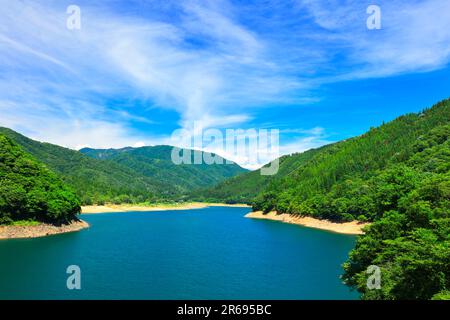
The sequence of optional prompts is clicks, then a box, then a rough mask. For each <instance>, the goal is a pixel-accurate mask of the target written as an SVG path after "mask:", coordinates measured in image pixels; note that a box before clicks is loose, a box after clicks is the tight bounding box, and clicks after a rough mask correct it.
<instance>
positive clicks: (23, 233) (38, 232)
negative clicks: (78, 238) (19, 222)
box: [0, 220, 89, 239]
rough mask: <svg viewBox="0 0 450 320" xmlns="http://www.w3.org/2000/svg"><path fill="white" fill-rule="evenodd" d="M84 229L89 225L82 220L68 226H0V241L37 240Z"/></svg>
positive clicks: (43, 224) (42, 224)
mask: <svg viewBox="0 0 450 320" xmlns="http://www.w3.org/2000/svg"><path fill="white" fill-rule="evenodd" d="M85 228H89V224H88V223H87V222H85V221H83V220H78V221H72V222H71V223H70V224H65V225H61V226H55V225H52V224H45V223H41V224H39V225H36V226H0V239H16V238H38V237H45V236H49V235H53V234H60V233H67V232H74V231H79V230H81V229H85Z"/></svg>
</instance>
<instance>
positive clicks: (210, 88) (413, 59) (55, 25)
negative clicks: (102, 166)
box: [0, 0, 450, 153]
mask: <svg viewBox="0 0 450 320" xmlns="http://www.w3.org/2000/svg"><path fill="white" fill-rule="evenodd" d="M112 4H114V5H115V7H111V5H112ZM131 4H132V5H134V6H135V10H134V11H126V10H125V8H126V7H125V6H124V3H122V2H121V1H114V2H108V1H105V2H103V3H102V2H100V3H98V4H96V5H94V4H92V3H88V2H85V1H82V0H80V4H79V5H80V7H81V13H82V16H81V17H82V29H81V30H68V29H67V28H66V18H67V13H66V7H64V6H62V5H61V3H60V2H58V1H46V2H44V1H32V0H24V1H8V0H0V5H1V7H2V10H1V11H0V20H1V21H2V23H1V24H0V71H1V72H0V111H1V115H0V125H4V126H9V127H12V128H14V129H17V130H20V131H21V132H24V133H27V134H30V135H32V136H33V137H36V138H39V139H41V140H46V141H50V142H53V143H58V144H62V145H65V146H68V147H73V148H75V147H79V146H82V145H90V146H92V147H107V146H111V147H118V146H125V145H141V144H142V143H145V144H156V143H167V142H169V136H170V131H171V130H173V129H174V127H177V126H178V127H182V128H187V129H189V128H191V127H192V125H193V123H194V122H197V123H200V124H202V126H203V127H205V128H208V127H217V128H225V127H237V126H243V127H246V126H248V124H249V122H251V123H257V122H258V117H259V116H260V115H261V113H265V112H268V109H273V108H283V106H284V105H295V104H309V103H314V102H315V101H317V100H320V93H319V94H317V92H318V91H317V90H318V88H320V86H322V85H324V84H326V83H330V82H338V81H344V80H352V79H364V78H374V77H387V76H393V75H397V74H403V73H409V72H423V71H430V70H436V69H439V68H443V67H445V66H446V65H447V64H448V62H449V60H450V28H448V21H449V12H450V3H449V2H448V1H445V0H430V1H404V0H395V1H380V3H379V5H380V7H381V9H382V27H383V28H382V30H376V31H369V30H367V29H366V28H365V22H366V18H367V14H366V6H367V4H366V3H361V2H360V1H344V0H343V1H311V0H298V1H281V0H280V1H276V0H273V1H268V2H265V3H264V5H262V4H261V3H259V2H258V1H256V2H252V1H249V2H245V3H244V2H242V3H239V4H238V3H234V2H228V1H222V0H221V1H183V2H175V1H174V2H171V1H161V2H159V1H156V2H151V3H143V2H140V1H134V2H132V3H131ZM108 5H109V6H108ZM142 6H145V8H146V9H147V11H145V13H144V12H143V11H144V10H142V12H140V10H139V9H140V8H141V7H142ZM148 6H151V10H149V7H148ZM122 9H124V10H122ZM123 99H127V100H128V101H129V102H128V103H126V104H119V106H118V105H117V104H116V105H115V104H114V103H115V101H121V100H123ZM134 101H136V102H139V103H133V102H134ZM156 109H157V110H159V112H167V117H166V118H164V120H163V121H161V119H160V118H158V119H157V117H156V112H154V110H156ZM164 122H166V124H169V123H170V124H172V125H170V126H169V125H166V126H164V125H165V123H164ZM175 123H176V126H174V125H173V124H175ZM155 127H157V129H155ZM289 130H290V131H289ZM306 130H310V131H305V130H302V129H298V128H291V129H287V130H286V132H285V135H284V140H283V139H282V141H281V143H282V148H281V149H282V152H283V153H292V152H295V151H301V150H304V149H305V148H309V147H315V146H318V145H320V144H323V143H326V142H328V140H327V139H326V138H324V137H323V132H324V131H323V130H324V129H318V128H312V129H311V128H310V129H306ZM300 131H302V132H300ZM299 134H303V136H302V137H299V136H298V135H299ZM282 138H283V137H282Z"/></svg>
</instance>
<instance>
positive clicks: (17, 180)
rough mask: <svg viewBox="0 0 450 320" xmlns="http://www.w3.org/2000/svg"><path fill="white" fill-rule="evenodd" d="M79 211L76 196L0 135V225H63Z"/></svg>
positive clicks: (45, 169) (50, 173)
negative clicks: (26, 222)
mask: <svg viewBox="0 0 450 320" xmlns="http://www.w3.org/2000/svg"><path fill="white" fill-rule="evenodd" d="M79 212H80V202H79V200H78V198H77V196H76V195H75V194H74V192H73V191H72V190H71V189H70V188H69V187H68V186H66V185H65V184H64V183H63V182H62V181H61V180H60V179H59V178H58V177H57V176H56V174H54V173H53V172H51V171H50V170H49V169H47V167H46V166H44V165H43V164H40V163H39V162H38V161H37V160H36V159H34V158H33V157H32V156H30V155H29V154H27V153H26V152H25V151H23V150H22V148H21V147H20V146H18V145H17V144H16V143H14V142H13V141H12V140H10V139H9V138H7V137H6V136H4V135H2V134H0V224H8V223H11V222H13V221H16V220H28V219H31V220H37V221H45V222H66V221H69V220H71V219H73V218H74V217H75V216H76V214H77V213H79Z"/></svg>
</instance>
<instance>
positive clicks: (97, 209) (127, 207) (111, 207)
mask: <svg viewBox="0 0 450 320" xmlns="http://www.w3.org/2000/svg"><path fill="white" fill-rule="evenodd" d="M208 207H238V208H250V206H249V205H246V204H226V203H208V202H189V203H177V204H155V205H137V204H136V205H133V204H105V205H102V206H98V205H91V206H82V207H81V214H97V213H115V212H116V213H117V212H132V211H142V212H145V211H168V210H193V209H204V208H208Z"/></svg>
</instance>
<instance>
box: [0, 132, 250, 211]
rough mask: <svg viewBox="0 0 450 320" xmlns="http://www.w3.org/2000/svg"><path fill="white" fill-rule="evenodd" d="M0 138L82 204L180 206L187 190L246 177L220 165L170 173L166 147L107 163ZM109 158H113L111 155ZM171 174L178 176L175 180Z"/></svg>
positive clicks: (21, 139)
mask: <svg viewBox="0 0 450 320" xmlns="http://www.w3.org/2000/svg"><path fill="white" fill-rule="evenodd" d="M0 134H4V135H5V136H8V137H9V138H10V139H11V140H13V141H15V142H16V143H17V144H19V145H21V146H22V147H23V149H24V150H25V151H27V152H29V153H30V154H32V155H33V156H34V157H35V158H36V159H38V160H39V161H41V162H43V163H45V164H46V165H47V166H48V167H49V168H50V169H51V170H53V171H54V172H56V173H57V174H59V175H60V177H61V178H62V179H63V181H64V182H66V183H67V184H69V185H70V186H71V187H72V188H73V189H74V190H75V192H76V193H77V195H78V196H79V197H80V198H81V201H82V203H83V204H91V203H96V204H101V203H104V202H115V203H127V202H145V201H152V202H157V201H167V200H180V199H184V197H185V196H184V192H186V190H187V189H188V188H199V187H201V186H206V185H208V184H209V185H213V184H214V183H216V182H217V181H220V179H225V178H226V177H230V176H232V175H234V174H237V173H238V172H240V171H244V169H242V168H240V167H239V166H237V165H235V164H234V165H220V168H218V166H213V165H209V166H206V165H180V166H177V167H176V168H174V167H175V165H173V164H172V163H171V162H170V163H169V162H168V161H167V152H166V151H167V148H168V147H164V146H163V147H162V150H163V151H164V152H163V151H161V150H160V149H159V148H158V147H155V148H156V149H154V151H153V152H152V153H150V155H146V154H145V153H146V152H147V149H146V148H142V149H141V150H138V152H137V154H136V157H134V156H132V155H129V154H121V153H122V152H118V153H120V154H118V155H117V159H116V158H115V157H112V159H111V160H109V159H105V158H107V157H96V156H94V154H95V151H94V150H91V152H90V153H89V152H88V151H87V150H85V152H87V153H89V156H88V155H84V154H82V153H81V152H78V151H75V150H71V149H67V148H63V147H60V146H57V145H53V144H49V143H41V142H37V141H34V140H32V139H29V138H27V137H25V136H23V135H21V134H19V133H17V132H15V131H13V130H10V129H7V128H0ZM123 150H133V149H132V148H125V149H123ZM123 150H122V151H123ZM158 150H159V151H158ZM101 153H103V151H102V152H101ZM110 153H115V152H114V151H112V150H110ZM141 153H144V154H143V155H142V154H141ZM93 157H96V158H99V159H95V158H93ZM158 157H161V158H158ZM169 157H170V152H169ZM146 161H148V163H146ZM174 170H177V171H176V172H175V174H174Z"/></svg>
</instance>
